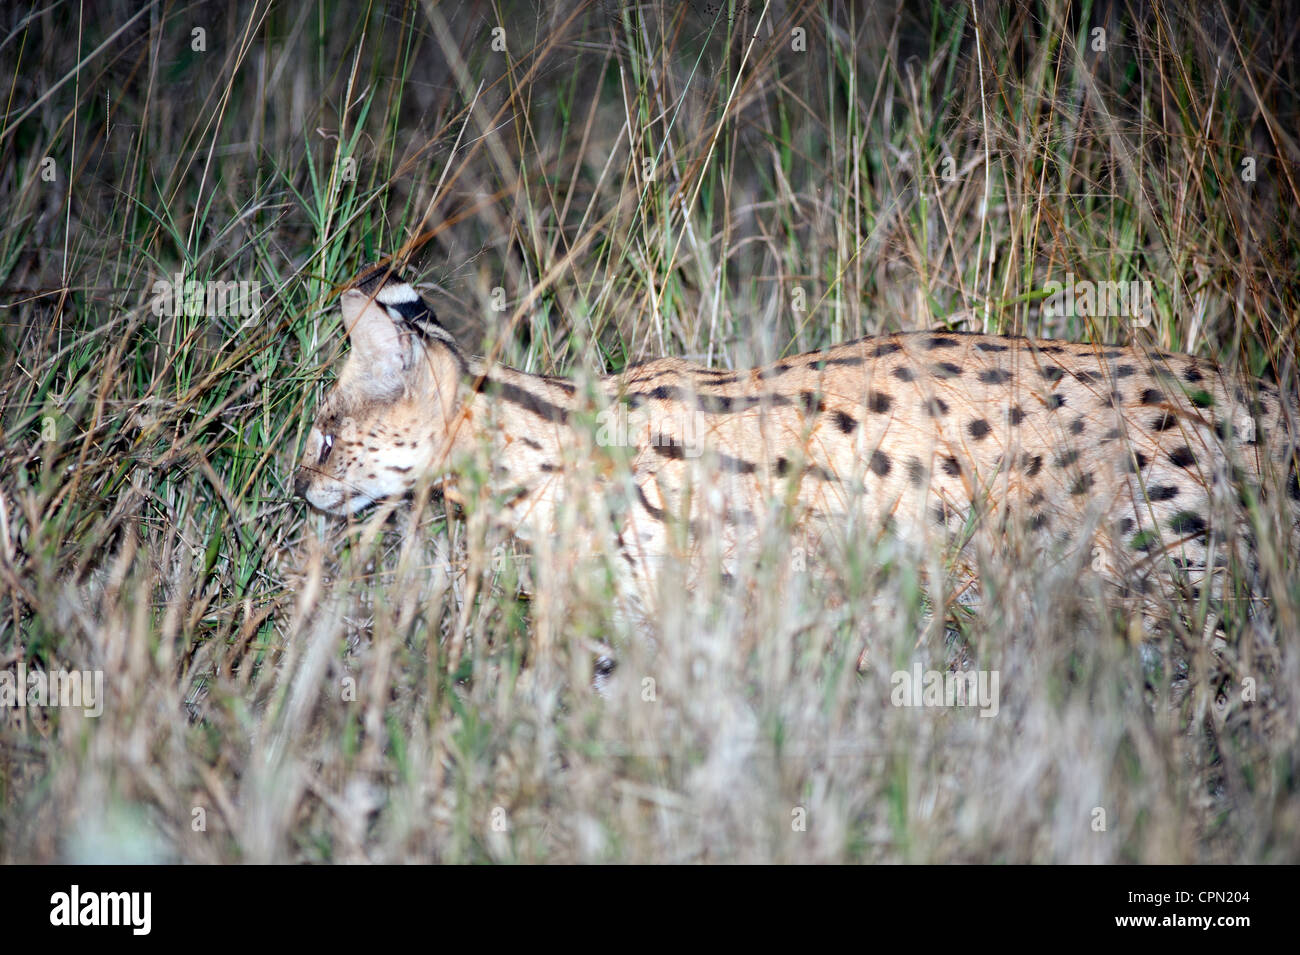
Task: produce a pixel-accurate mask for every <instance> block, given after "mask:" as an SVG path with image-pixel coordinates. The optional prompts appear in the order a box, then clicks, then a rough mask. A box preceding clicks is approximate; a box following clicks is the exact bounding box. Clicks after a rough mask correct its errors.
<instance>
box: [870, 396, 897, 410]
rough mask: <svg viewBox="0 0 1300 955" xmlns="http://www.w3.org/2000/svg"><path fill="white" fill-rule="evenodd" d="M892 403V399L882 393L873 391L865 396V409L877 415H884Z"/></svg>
mask: <svg viewBox="0 0 1300 955" xmlns="http://www.w3.org/2000/svg"><path fill="white" fill-rule="evenodd" d="M893 403H894V399H893V398H891V397H889V395H887V394H884V393H883V392H879V391H873V392H871V394H869V395H867V407H868V408H869V409H871V410H872V411H874V412H876V413H877V414H884V413H885V412H887V411H888V410H889V406H890V405H892V404H893Z"/></svg>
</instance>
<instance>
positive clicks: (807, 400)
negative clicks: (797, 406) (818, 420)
mask: <svg viewBox="0 0 1300 955" xmlns="http://www.w3.org/2000/svg"><path fill="white" fill-rule="evenodd" d="M799 400H800V401H801V402H802V404H803V410H804V412H805V413H807V414H821V413H822V412H823V411H825V410H826V402H825V401H823V400H822V396H821V395H819V394H816V393H815V392H811V391H801V392H799Z"/></svg>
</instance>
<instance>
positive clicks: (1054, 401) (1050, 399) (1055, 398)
mask: <svg viewBox="0 0 1300 955" xmlns="http://www.w3.org/2000/svg"><path fill="white" fill-rule="evenodd" d="M1045 404H1046V405H1047V410H1048V411H1055V410H1056V409H1057V408H1063V407H1065V395H1048V396H1047V401H1046V402H1045Z"/></svg>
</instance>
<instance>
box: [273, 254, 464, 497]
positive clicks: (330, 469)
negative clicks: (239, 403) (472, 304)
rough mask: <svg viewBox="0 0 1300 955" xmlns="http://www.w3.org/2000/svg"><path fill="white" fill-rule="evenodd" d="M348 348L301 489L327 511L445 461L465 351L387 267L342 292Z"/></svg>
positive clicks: (400, 487)
mask: <svg viewBox="0 0 1300 955" xmlns="http://www.w3.org/2000/svg"><path fill="white" fill-rule="evenodd" d="M340 303H341V306H342V309H343V326H344V328H345V329H346V331H347V335H348V340H349V343H350V344H351V349H350V351H349V352H348V355H347V357H346V358H345V359H344V361H343V367H342V368H341V369H340V371H339V376H338V380H337V381H336V382H335V384H334V387H333V388H332V389H331V391H330V392H329V394H328V395H327V396H326V397H325V400H324V401H323V402H322V403H321V406H320V409H319V410H318V411H317V414H316V421H315V424H314V425H313V427H312V429H311V433H310V434H309V435H308V437H307V443H306V446H305V447H304V449H303V455H302V460H301V462H300V463H299V466H298V471H297V474H296V476H295V479H294V491H295V493H297V494H298V495H300V496H301V497H303V498H305V499H306V500H307V501H308V503H310V504H311V505H312V506H313V507H316V508H319V509H320V510H322V511H326V512H328V513H330V514H340V515H341V514H352V513H355V512H356V511H359V510H361V509H362V508H364V507H366V506H367V505H369V504H371V503H373V502H375V501H378V500H380V499H382V498H389V497H395V496H400V495H402V494H404V493H406V492H407V491H409V490H411V488H413V487H414V486H415V483H416V481H417V480H418V479H419V478H420V476H421V475H423V474H425V473H427V472H429V471H430V469H432V468H435V467H438V466H439V465H440V464H442V463H445V462H444V459H445V458H446V456H447V450H448V442H449V429H451V428H453V427H454V426H455V423H456V421H455V419H456V411H457V400H458V399H457V389H458V385H459V383H460V382H461V380H462V379H463V378H464V377H465V376H466V374H467V372H468V367H467V365H466V361H465V357H464V355H463V353H462V352H461V351H460V349H459V348H458V347H457V345H456V342H455V340H454V339H453V338H452V336H451V334H450V333H449V332H448V331H447V330H446V329H445V328H443V327H442V326H441V325H440V324H438V321H437V319H436V318H435V317H434V314H433V310H432V309H431V308H429V306H428V305H427V304H426V303H425V302H424V300H423V299H422V298H421V297H420V295H419V294H418V293H417V292H416V291H415V289H414V288H412V287H411V286H410V285H409V284H408V283H407V282H405V281H404V280H403V279H402V278H401V276H400V275H398V274H397V273H396V272H395V271H394V270H393V269H392V268H391V267H389V266H375V267H372V268H369V269H366V270H365V271H363V272H362V273H361V274H360V275H359V276H358V277H357V278H356V279H355V280H354V281H353V282H352V283H351V285H349V287H348V288H347V289H346V290H345V291H344V292H343V294H342V296H341V298H340Z"/></svg>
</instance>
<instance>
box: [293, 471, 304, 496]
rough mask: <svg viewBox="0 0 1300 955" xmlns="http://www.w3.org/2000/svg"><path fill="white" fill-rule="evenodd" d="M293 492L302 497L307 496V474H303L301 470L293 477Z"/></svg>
mask: <svg viewBox="0 0 1300 955" xmlns="http://www.w3.org/2000/svg"><path fill="white" fill-rule="evenodd" d="M293 493H294V494H296V495H298V496H299V497H302V498H305V497H306V496H307V475H305V474H303V473H302V471H299V472H298V473H297V474H295V475H294V477H293Z"/></svg>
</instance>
